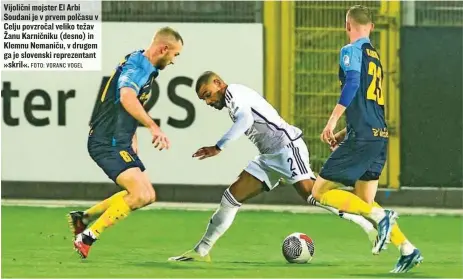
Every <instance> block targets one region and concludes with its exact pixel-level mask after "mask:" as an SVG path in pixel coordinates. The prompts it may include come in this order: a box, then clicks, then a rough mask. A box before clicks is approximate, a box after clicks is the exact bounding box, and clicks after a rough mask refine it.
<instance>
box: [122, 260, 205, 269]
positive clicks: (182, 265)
mask: <svg viewBox="0 0 463 279" xmlns="http://www.w3.org/2000/svg"><path fill="white" fill-rule="evenodd" d="M128 264H129V265H133V266H139V267H150V268H152V267H155V268H165V269H205V268H208V265H209V264H207V263H194V264H191V263H187V262H168V261H158V262H156V261H150V262H129V263H128Z"/></svg>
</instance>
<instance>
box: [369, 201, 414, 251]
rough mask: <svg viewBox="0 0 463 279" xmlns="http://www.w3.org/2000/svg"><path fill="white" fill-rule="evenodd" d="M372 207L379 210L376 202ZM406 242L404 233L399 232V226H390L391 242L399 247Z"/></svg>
mask: <svg viewBox="0 0 463 279" xmlns="http://www.w3.org/2000/svg"><path fill="white" fill-rule="evenodd" d="M373 206H375V207H379V208H381V206H380V205H379V204H378V203H377V202H373ZM406 240H407V238H406V237H405V235H404V233H403V232H402V231H401V230H400V228H399V225H398V224H397V223H395V224H394V226H392V230H391V242H392V243H393V244H394V245H395V246H396V247H399V246H400V245H401V244H402V243H404V242H405V241H406Z"/></svg>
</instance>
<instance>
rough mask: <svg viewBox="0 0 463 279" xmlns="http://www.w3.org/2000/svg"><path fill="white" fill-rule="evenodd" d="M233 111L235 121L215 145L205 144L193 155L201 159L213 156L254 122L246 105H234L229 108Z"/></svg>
mask: <svg viewBox="0 0 463 279" xmlns="http://www.w3.org/2000/svg"><path fill="white" fill-rule="evenodd" d="M231 110H232V111H234V115H233V116H234V118H235V119H236V121H235V123H233V125H232V126H231V128H230V129H229V130H228V132H227V133H225V135H224V136H223V137H222V138H221V139H220V140H219V141H218V142H217V144H216V145H215V146H205V147H201V148H200V149H198V151H196V152H195V153H194V154H193V157H197V158H198V159H199V160H203V159H206V158H209V157H213V156H215V155H217V154H219V153H220V151H222V149H224V148H225V147H226V146H227V145H228V143H229V142H231V141H234V140H236V139H238V138H239V137H240V136H242V135H243V134H244V133H245V132H246V131H247V130H248V129H249V128H250V127H251V126H252V124H253V123H254V118H253V117H252V113H251V109H250V108H249V107H247V106H242V107H234V108H232V109H231Z"/></svg>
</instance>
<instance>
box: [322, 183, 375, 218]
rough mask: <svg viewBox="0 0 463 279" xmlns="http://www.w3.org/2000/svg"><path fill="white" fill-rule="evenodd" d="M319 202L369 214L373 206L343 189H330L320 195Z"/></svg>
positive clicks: (355, 212)
mask: <svg viewBox="0 0 463 279" xmlns="http://www.w3.org/2000/svg"><path fill="white" fill-rule="evenodd" d="M320 203H321V204H324V205H329V206H331V207H334V208H337V209H339V210H342V211H345V212H348V213H352V214H359V215H366V216H369V215H370V214H371V209H372V208H373V206H371V205H369V204H368V203H366V202H364V201H363V200H362V199H361V198H359V197H357V196H356V195H354V194H352V193H350V192H348V191H344V190H337V189H334V190H330V191H328V192H326V193H325V194H323V195H322V197H321V200H320Z"/></svg>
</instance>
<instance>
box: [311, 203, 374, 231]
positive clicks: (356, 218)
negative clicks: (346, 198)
mask: <svg viewBox="0 0 463 279" xmlns="http://www.w3.org/2000/svg"><path fill="white" fill-rule="evenodd" d="M307 202H308V203H309V204H312V205H315V206H318V207H321V208H323V209H326V210H328V211H330V212H331V213H333V214H335V215H338V216H339V217H341V218H343V219H346V220H349V221H352V222H354V223H356V224H357V225H359V226H360V227H361V228H362V229H363V231H365V233H366V234H367V235H369V233H371V232H372V231H375V230H376V229H375V227H373V224H371V222H370V221H368V220H367V219H365V217H363V216H361V215H356V214H351V213H346V212H342V211H339V210H338V209H337V208H334V207H331V206H327V205H322V204H321V203H319V202H317V201H316V200H315V199H314V198H313V197H312V195H310V196H309V197H308V198H307Z"/></svg>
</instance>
